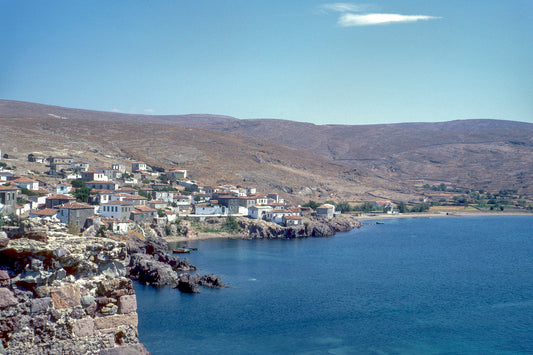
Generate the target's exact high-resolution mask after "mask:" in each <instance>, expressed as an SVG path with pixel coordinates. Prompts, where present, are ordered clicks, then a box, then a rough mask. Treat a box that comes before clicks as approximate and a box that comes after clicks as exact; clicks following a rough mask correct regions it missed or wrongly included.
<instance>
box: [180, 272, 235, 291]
mask: <svg viewBox="0 0 533 355" xmlns="http://www.w3.org/2000/svg"><path fill="white" fill-rule="evenodd" d="M199 286H204V287H211V288H222V287H224V286H225V285H224V283H223V282H222V280H220V277H218V276H216V275H215V274H210V275H204V276H200V274H194V275H190V274H181V275H180V276H179V277H178V283H177V285H176V288H177V289H179V290H180V291H181V292H186V293H198V292H200V287H199Z"/></svg>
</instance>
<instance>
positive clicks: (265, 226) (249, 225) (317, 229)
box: [238, 215, 362, 239]
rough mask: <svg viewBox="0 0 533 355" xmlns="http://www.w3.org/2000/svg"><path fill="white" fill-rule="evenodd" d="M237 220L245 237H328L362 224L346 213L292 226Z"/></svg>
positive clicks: (246, 219)
mask: <svg viewBox="0 0 533 355" xmlns="http://www.w3.org/2000/svg"><path fill="white" fill-rule="evenodd" d="M238 221H239V225H240V227H241V228H242V229H243V231H244V235H245V237H244V238H246V239H262V238H265V239H274V238H306V237H330V236H333V235H335V234H337V233H340V232H348V231H350V230H352V229H354V228H359V227H361V225H362V224H361V222H359V221H358V220H357V219H356V217H354V216H348V215H341V216H339V217H335V218H332V219H315V218H313V219H306V220H305V222H304V223H303V224H302V225H299V226H293V227H283V226H280V225H278V224H276V223H272V222H266V221H262V220H255V219H249V218H240V219H239V220H238Z"/></svg>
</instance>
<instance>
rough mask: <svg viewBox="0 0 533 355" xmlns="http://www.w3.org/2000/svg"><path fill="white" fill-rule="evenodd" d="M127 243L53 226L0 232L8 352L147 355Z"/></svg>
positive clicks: (2, 329)
mask: <svg viewBox="0 0 533 355" xmlns="http://www.w3.org/2000/svg"><path fill="white" fill-rule="evenodd" d="M129 263H130V257H129V254H128V252H127V245H126V243H124V242H119V241H115V240H112V239H108V238H94V237H93V238H90V237H79V236H74V235H70V234H68V233H67V229H66V226H65V225H63V224H60V223H55V222H52V221H50V220H38V219H33V220H27V221H24V222H23V224H22V225H21V226H20V227H19V228H17V229H11V230H8V231H7V234H6V233H5V232H0V338H1V342H0V353H5V354H22V353H24V354H126V353H127V354H146V353H148V352H147V351H146V349H145V348H144V346H143V345H142V344H140V343H139V340H138V333H137V323H138V318H137V312H136V310H137V301H136V296H135V292H134V290H133V282H132V281H131V280H130V279H128V278H126V277H125V276H126V272H127V266H128V265H129Z"/></svg>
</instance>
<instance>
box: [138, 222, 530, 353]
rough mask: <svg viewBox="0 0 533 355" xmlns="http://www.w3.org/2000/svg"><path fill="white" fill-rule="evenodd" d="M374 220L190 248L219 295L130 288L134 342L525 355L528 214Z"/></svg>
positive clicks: (215, 348) (217, 348)
mask: <svg viewBox="0 0 533 355" xmlns="http://www.w3.org/2000/svg"><path fill="white" fill-rule="evenodd" d="M383 222H384V224H375V221H372V222H370V221H369V222H366V224H365V225H364V226H363V227H362V228H360V229H357V230H353V231H351V232H347V233H342V234H338V235H336V236H334V237H330V238H308V239H297V240H240V239H237V240H206V241H197V242H194V243H192V242H191V243H190V244H189V246H191V247H198V250H197V251H193V252H192V253H191V254H190V256H189V259H190V260H191V262H192V263H193V264H195V265H197V266H198V267H199V268H200V270H199V272H200V273H202V274H206V273H216V274H217V275H219V276H220V277H221V278H222V280H223V281H224V282H225V283H226V284H227V285H228V287H227V288H224V289H207V288H201V293H200V294H183V293H180V292H179V291H177V290H175V289H172V288H162V289H155V288H152V287H148V286H143V285H140V284H136V285H135V291H136V292H137V301H138V312H139V336H140V340H141V342H143V343H144V344H145V346H146V347H147V348H148V350H149V351H150V352H151V353H152V354H532V353H533V217H443V218H431V219H430V218H413V219H396V220H384V221H383Z"/></svg>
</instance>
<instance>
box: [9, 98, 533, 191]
mask: <svg viewBox="0 0 533 355" xmlns="http://www.w3.org/2000/svg"><path fill="white" fill-rule="evenodd" d="M0 127H1V142H0V149H2V153H3V154H4V153H12V154H14V155H15V157H16V158H17V159H16V161H14V163H16V165H17V166H20V167H24V168H27V169H34V168H35V166H33V165H28V164H30V163H27V162H25V160H26V156H27V154H28V153H31V152H42V153H43V154H46V155H49V154H71V155H74V156H76V157H79V158H80V159H84V160H88V161H89V162H90V163H91V164H96V165H106V164H109V163H111V162H112V161H116V160H118V161H121V162H123V163H128V162H131V160H143V161H146V162H147V163H149V164H152V165H156V166H161V167H165V168H169V167H173V166H180V167H183V168H186V169H188V170H189V171H190V174H191V175H192V176H193V177H194V178H196V179H197V180H199V181H202V182H205V183H233V184H237V185H255V186H258V187H259V188H261V189H262V190H264V191H271V190H276V191H279V192H282V193H283V194H284V195H285V196H286V197H289V198H291V199H292V200H299V201H303V200H308V199H310V198H314V199H326V198H334V199H349V200H359V201H361V200H365V199H373V198H376V197H378V198H379V197H382V198H389V199H393V200H402V199H405V200H407V199H415V198H416V196H417V193H418V191H417V189H416V186H417V185H420V184H422V183H426V182H427V183H430V184H433V183H437V182H438V183H440V182H445V183H447V184H452V185H457V186H462V187H469V188H484V189H487V190H495V191H497V190H499V189H503V188H512V189H517V190H519V192H520V193H523V194H530V195H532V194H533V185H532V181H531V180H532V177H533V124H528V123H521V122H510V121H497V120H464V121H452V122H444V123H406V124H390V125H365V126H336V125H326V126H317V125H313V124H309V123H299V122H291V121H284V120H239V119H236V118H232V117H227V116H214V115H185V116H148V115H127V114H119V113H109V112H98V111H88V110H79V109H69V108H61V107H56V106H47V105H40V104H33V103H25V102H17V101H7V100H0Z"/></svg>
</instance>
